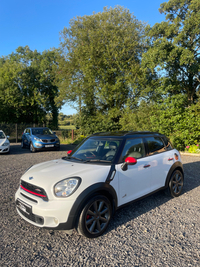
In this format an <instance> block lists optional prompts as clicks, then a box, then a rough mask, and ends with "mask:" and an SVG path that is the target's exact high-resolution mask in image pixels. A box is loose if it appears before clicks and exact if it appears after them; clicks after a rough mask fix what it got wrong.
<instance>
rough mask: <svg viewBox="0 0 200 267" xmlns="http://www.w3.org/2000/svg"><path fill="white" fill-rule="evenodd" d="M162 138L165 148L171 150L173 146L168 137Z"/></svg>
mask: <svg viewBox="0 0 200 267" xmlns="http://www.w3.org/2000/svg"><path fill="white" fill-rule="evenodd" d="M162 139H163V141H164V143H165V146H166V150H172V149H173V147H172V145H171V144H170V142H169V139H168V138H167V137H166V136H164V137H162Z"/></svg>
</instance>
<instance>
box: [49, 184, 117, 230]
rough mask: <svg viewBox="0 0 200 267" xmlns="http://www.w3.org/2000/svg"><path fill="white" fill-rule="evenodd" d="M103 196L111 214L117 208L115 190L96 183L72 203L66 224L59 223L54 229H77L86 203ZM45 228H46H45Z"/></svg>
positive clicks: (107, 185)
mask: <svg viewBox="0 0 200 267" xmlns="http://www.w3.org/2000/svg"><path fill="white" fill-rule="evenodd" d="M97 195H103V196H105V197H107V198H108V199H109V201H110V203H111V206H112V214H113V213H114V212H115V210H116V208H117V205H118V204H117V203H118V200H117V193H116V191H115V189H114V188H113V187H112V186H111V185H110V184H108V183H103V182H102V183H97V184H93V185H91V186H89V187H87V188H86V189H85V190H84V191H83V192H82V193H81V194H80V195H79V196H78V197H77V199H76V201H75V202H74V204H73V206H72V208H71V211H70V213H69V216H68V220H67V222H66V223H61V224H60V225H59V226H58V227H56V228H54V229H55V230H70V229H73V228H74V227H77V224H78V220H79V217H80V214H81V211H82V209H83V208H84V206H85V205H86V203H87V202H88V201H89V199H91V198H92V197H94V196H97ZM45 228H47V227H45Z"/></svg>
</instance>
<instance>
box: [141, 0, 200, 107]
mask: <svg viewBox="0 0 200 267" xmlns="http://www.w3.org/2000/svg"><path fill="white" fill-rule="evenodd" d="M159 10H160V12H161V13H164V14H165V15H166V20H165V21H163V22H161V23H156V24H155V25H154V26H153V27H152V28H150V27H149V36H150V37H152V45H151V47H150V48H149V50H148V52H147V53H146V54H144V57H143V66H145V67H146V68H150V69H151V70H152V71H158V73H159V74H160V82H161V85H160V87H159V88H157V92H159V93H160V94H162V95H164V94H165V95H167V96H169V95H175V94H179V93H182V94H186V95H187V99H188V105H191V104H192V103H194V102H195V101H196V98H197V91H198V90H199V84H200V53H199V50H200V30H199V25H200V1H199V0H169V1H168V2H165V3H163V4H161V6H160V9H159Z"/></svg>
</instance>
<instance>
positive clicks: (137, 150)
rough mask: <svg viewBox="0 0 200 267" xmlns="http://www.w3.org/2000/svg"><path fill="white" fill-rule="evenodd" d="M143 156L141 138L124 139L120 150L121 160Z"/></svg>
mask: <svg viewBox="0 0 200 267" xmlns="http://www.w3.org/2000/svg"><path fill="white" fill-rule="evenodd" d="M144 156H145V149H144V144H143V140H142V138H136V139H129V140H127V141H126V144H125V146H124V149H123V152H122V158H123V161H124V160H125V159H126V158H127V157H133V158H136V159H139V158H142V157H144Z"/></svg>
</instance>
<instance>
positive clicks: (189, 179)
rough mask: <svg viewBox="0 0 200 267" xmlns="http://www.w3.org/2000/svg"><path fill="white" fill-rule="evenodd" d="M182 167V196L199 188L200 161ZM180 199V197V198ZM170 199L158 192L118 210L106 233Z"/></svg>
mask: <svg viewBox="0 0 200 267" xmlns="http://www.w3.org/2000/svg"><path fill="white" fill-rule="evenodd" d="M183 167H184V188H183V191H182V194H185V193H188V192H189V191H191V190H193V189H195V188H197V187H199V186H200V178H199V173H200V161H197V162H192V163H185V164H183ZM180 197H181V196H180ZM171 199H172V198H171V197H169V196H166V195H165V193H164V191H163V190H162V191H159V192H157V193H155V194H152V195H151V196H148V197H146V198H143V199H142V200H138V201H136V202H133V203H131V204H128V205H126V206H123V207H122V208H119V209H118V210H117V211H116V213H115V214H114V216H113V217H112V219H111V221H110V224H109V227H108V229H107V231H106V233H107V232H109V231H111V230H112V229H115V228H117V227H119V226H120V225H123V224H126V223H128V222H130V221H132V220H135V219H136V218H137V217H139V216H141V215H143V214H145V213H147V212H149V211H151V210H154V209H155V208H158V207H159V206H162V205H163V204H164V203H166V202H168V201H170V200H171Z"/></svg>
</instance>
